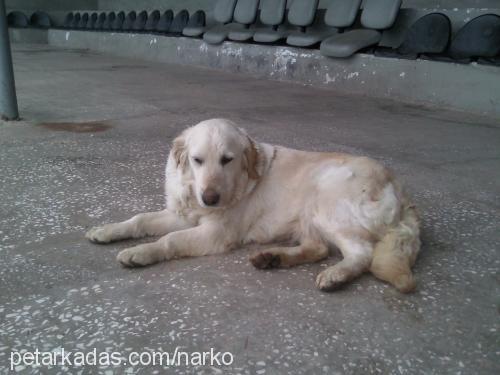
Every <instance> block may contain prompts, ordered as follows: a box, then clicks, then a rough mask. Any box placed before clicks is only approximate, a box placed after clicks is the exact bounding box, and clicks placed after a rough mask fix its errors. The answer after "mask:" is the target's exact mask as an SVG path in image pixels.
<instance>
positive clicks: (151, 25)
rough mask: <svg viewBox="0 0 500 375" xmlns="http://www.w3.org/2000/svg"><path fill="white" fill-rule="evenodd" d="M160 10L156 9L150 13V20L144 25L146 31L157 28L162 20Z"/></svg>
mask: <svg viewBox="0 0 500 375" xmlns="http://www.w3.org/2000/svg"><path fill="white" fill-rule="evenodd" d="M160 17H161V14H160V11H159V10H154V11H152V12H151V13H150V15H149V17H148V21H147V22H146V25H145V26H144V31H147V32H152V31H155V30H156V25H157V24H158V22H159V21H160Z"/></svg>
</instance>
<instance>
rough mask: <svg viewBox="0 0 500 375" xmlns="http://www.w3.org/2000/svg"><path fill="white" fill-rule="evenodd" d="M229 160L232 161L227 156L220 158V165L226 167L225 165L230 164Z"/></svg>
mask: <svg viewBox="0 0 500 375" xmlns="http://www.w3.org/2000/svg"><path fill="white" fill-rule="evenodd" d="M231 160H233V158H230V157H228V156H223V157H221V158H220V163H221V164H222V165H226V164H227V163H230V162H231Z"/></svg>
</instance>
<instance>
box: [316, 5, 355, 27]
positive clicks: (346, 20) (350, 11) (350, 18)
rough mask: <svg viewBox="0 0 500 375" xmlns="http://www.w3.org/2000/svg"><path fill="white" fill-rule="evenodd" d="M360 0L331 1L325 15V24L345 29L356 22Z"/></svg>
mask: <svg viewBox="0 0 500 375" xmlns="http://www.w3.org/2000/svg"><path fill="white" fill-rule="evenodd" d="M360 5H361V0H332V1H331V3H330V4H329V5H328V8H327V9H326V13H325V24H327V25H328V26H332V27H338V28H345V27H349V26H351V25H352V24H353V23H354V21H355V20H356V16H357V14H358V11H359V6H360Z"/></svg>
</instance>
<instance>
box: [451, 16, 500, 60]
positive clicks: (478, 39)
mask: <svg viewBox="0 0 500 375" xmlns="http://www.w3.org/2000/svg"><path fill="white" fill-rule="evenodd" d="M448 54H449V55H450V57H452V58H453V59H455V60H461V61H462V62H468V61H470V60H471V59H473V58H494V57H495V56H498V55H499V54H500V16H498V15H496V14H483V15H481V16H479V17H476V18H474V19H473V20H471V21H469V22H468V23H467V24H465V25H464V26H463V27H462V28H461V29H460V30H459V31H458V32H457V34H456V35H455V37H454V38H453V40H452V42H451V44H450V48H449V50H448Z"/></svg>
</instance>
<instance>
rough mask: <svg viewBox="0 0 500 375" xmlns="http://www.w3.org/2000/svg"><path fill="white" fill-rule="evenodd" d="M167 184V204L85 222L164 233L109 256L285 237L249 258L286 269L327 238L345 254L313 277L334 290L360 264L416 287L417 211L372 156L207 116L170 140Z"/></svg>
mask: <svg viewBox="0 0 500 375" xmlns="http://www.w3.org/2000/svg"><path fill="white" fill-rule="evenodd" d="M229 159H231V160H230V161H229V162H227V160H229ZM223 160H225V162H226V163H225V164H224V165H223ZM200 161H201V163H199V162H200ZM208 190H210V191H211V192H216V193H217V194H218V195H219V196H220V199H219V202H217V204H216V205H215V206H210V205H207V204H205V203H204V198H203V196H204V193H206V192H207V191H208ZM165 191H166V201H167V204H166V209H165V210H163V211H160V212H152V213H145V214H139V215H136V216H134V217H133V218H131V219H129V220H127V221H124V222H122V223H115V224H107V225H104V226H102V227H97V228H93V229H91V230H90V231H88V232H87V234H86V236H87V238H89V239H90V240H91V241H93V242H99V243H106V242H111V241H116V240H121V239H125V238H139V237H143V236H153V235H158V236H162V237H161V238H160V239H159V240H157V241H155V242H152V243H147V244H141V245H138V246H135V247H132V248H129V249H125V250H123V251H121V252H120V253H119V254H118V257H117V259H118V261H119V262H120V263H122V264H123V265H125V266H129V267H135V266H145V265H148V264H153V263H156V262H161V261H167V260H170V259H172V258H180V257H188V256H201V255H209V254H217V253H224V252H228V251H230V250H232V249H235V248H238V247H241V246H243V245H245V244H249V243H258V244H270V243H277V242H284V241H286V242H288V243H290V246H277V247H272V248H270V249H266V250H262V251H259V252H257V253H255V254H253V255H252V256H251V257H250V261H251V262H252V264H253V265H254V266H255V267H257V268H271V267H292V266H295V265H298V264H303V263H307V262H316V261H319V260H321V259H324V258H326V257H327V256H328V253H329V248H331V247H332V246H335V247H337V248H338V249H340V252H341V253H342V256H343V260H342V261H340V262H339V263H337V264H335V265H334V266H332V267H329V268H327V269H325V270H324V271H323V272H321V273H320V274H319V275H318V276H317V278H316V285H317V286H318V288H320V289H322V290H333V289H335V288H337V287H339V286H341V285H343V284H344V283H345V282H347V281H349V280H351V279H353V278H355V277H357V276H359V275H360V274H362V273H364V272H365V271H368V270H369V271H371V272H372V273H373V274H374V275H375V276H376V277H378V278H379V279H382V280H384V281H387V282H389V283H391V284H393V285H394V286H395V287H396V288H398V289H399V290H400V291H402V292H409V291H411V290H413V288H414V287H415V281H414V279H413V276H412V272H411V267H412V266H413V264H414V262H415V259H416V257H417V254H418V251H419V248H420V241H419V221H418V216H417V213H416V211H415V208H414V207H413V206H412V205H411V204H410V203H409V202H408V200H407V198H406V197H405V195H404V194H403V192H402V190H401V189H400V187H399V185H398V184H397V183H396V181H395V180H394V179H393V177H392V175H391V174H390V173H389V172H388V171H387V170H386V169H385V168H384V167H382V166H381V165H380V164H378V163H377V162H376V161H374V160H372V159H369V158H366V157H357V156H352V155H347V154H340V153H317V152H305V151H298V150H293V149H289V148H285V147H280V146H274V145H270V144H266V143H257V142H256V141H254V140H252V139H251V138H250V137H249V136H248V135H247V134H246V133H245V131H243V130H241V129H239V128H238V127H236V126H235V125H234V124H233V123H232V122H231V121H228V120H224V119H212V120H207V121H204V122H201V123H199V124H198V125H196V126H193V127H191V128H188V129H186V130H185V131H184V132H183V133H182V134H181V135H180V136H179V137H178V138H176V139H175V140H174V143H173V146H172V149H171V151H170V154H169V158H168V162H167V167H166V182H165Z"/></svg>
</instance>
